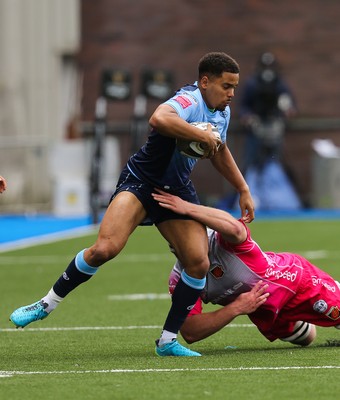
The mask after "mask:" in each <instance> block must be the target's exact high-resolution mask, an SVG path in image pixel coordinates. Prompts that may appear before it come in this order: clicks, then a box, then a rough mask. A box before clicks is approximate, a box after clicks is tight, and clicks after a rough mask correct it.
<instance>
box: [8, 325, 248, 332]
mask: <svg viewBox="0 0 340 400" xmlns="http://www.w3.org/2000/svg"><path fill="white" fill-rule="evenodd" d="M254 327H255V325H253V324H229V325H227V326H225V328H254ZM133 329H162V326H160V325H130V326H70V327H54V328H53V327H51V328H25V329H17V328H5V329H0V333H1V332H60V331H124V330H133Z"/></svg>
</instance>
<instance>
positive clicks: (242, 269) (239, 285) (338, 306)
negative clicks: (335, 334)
mask: <svg viewBox="0 0 340 400" xmlns="http://www.w3.org/2000/svg"><path fill="white" fill-rule="evenodd" d="M245 227H246V229H247V239H246V240H245V241H244V242H243V243H241V244H238V245H235V244H231V243H228V242H226V241H225V240H224V239H223V238H222V236H221V235H220V234H219V233H217V232H214V231H212V230H209V231H208V236H209V258H210V262H211V266H210V269H209V272H208V275H207V285H206V287H205V289H204V291H203V292H202V296H201V299H199V300H198V302H197V303H196V305H195V307H194V309H193V310H192V311H191V313H190V314H189V315H194V314H198V313H201V312H202V301H203V302H205V303H208V302H211V303H213V304H220V305H226V304H228V303H230V302H232V301H233V300H234V299H235V297H236V296H238V295H239V294H240V293H244V292H247V291H249V290H250V289H251V287H253V286H254V285H255V283H256V282H258V281H259V280H263V281H264V282H266V283H268V285H269V287H268V292H269V293H270V296H269V297H268V299H267V301H266V303H265V304H264V305H263V306H261V307H260V308H259V309H258V310H256V312H254V313H252V314H250V315H249V318H250V319H251V320H252V322H253V323H254V324H255V325H256V326H257V327H258V329H259V330H260V331H261V332H262V333H263V334H264V335H265V336H266V337H267V338H268V339H269V340H271V341H272V340H275V339H277V338H284V337H287V336H289V335H290V334H291V332H292V331H293V328H294V325H295V322H296V321H305V322H310V323H313V324H315V325H320V326H335V325H339V324H340V288H339V284H338V283H337V282H336V281H335V280H334V279H332V278H331V277H330V276H329V275H328V274H326V273H325V272H324V271H322V270H320V269H319V268H317V267H316V266H314V265H312V264H311V263H310V262H309V261H308V260H306V259H305V258H303V257H301V256H299V255H297V254H292V253H273V252H263V251H262V250H261V248H260V247H259V246H258V244H257V243H256V242H255V241H254V240H253V239H252V238H251V236H250V231H249V229H248V227H247V226H246V225H245ZM181 270H182V266H181V264H180V263H179V262H177V263H176V265H175V267H174V269H173V271H172V274H171V276H170V281H169V284H170V292H172V290H173V287H174V285H175V284H176V283H177V281H178V279H179V276H180V271H181Z"/></svg>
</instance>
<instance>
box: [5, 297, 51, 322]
mask: <svg viewBox="0 0 340 400" xmlns="http://www.w3.org/2000/svg"><path fill="white" fill-rule="evenodd" d="M46 307H47V304H46V303H44V302H43V301H42V300H40V301H37V302H36V303H33V304H30V305H28V306H23V307H20V308H18V309H16V310H15V311H13V313H12V314H11V316H10V317H9V319H10V321H12V322H13V324H14V325H15V326H16V327H17V328H24V327H25V326H26V325H28V324H30V323H31V322H34V321H38V320H40V319H44V318H46V317H47V316H48V312H46V311H45V308H46Z"/></svg>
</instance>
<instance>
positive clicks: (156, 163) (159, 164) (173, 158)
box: [127, 82, 230, 190]
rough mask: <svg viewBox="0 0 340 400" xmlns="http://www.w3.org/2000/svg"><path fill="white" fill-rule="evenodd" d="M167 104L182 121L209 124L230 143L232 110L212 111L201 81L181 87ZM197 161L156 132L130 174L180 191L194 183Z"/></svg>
mask: <svg viewBox="0 0 340 400" xmlns="http://www.w3.org/2000/svg"><path fill="white" fill-rule="evenodd" d="M164 104H168V105H170V106H171V107H173V108H174V109H175V110H176V112H177V114H178V115H179V117H180V118H182V119H184V120H185V121H187V122H189V123H191V122H209V123H211V124H212V125H213V126H215V127H217V129H218V131H219V133H220V136H221V140H222V142H223V143H225V141H226V137H227V129H228V125H229V120H230V108H229V106H227V107H226V108H225V110H224V111H211V110H209V109H208V107H207V105H206V104H205V102H204V100H203V98H202V95H201V92H200V90H199V88H198V86H197V82H195V83H194V84H193V85H187V86H184V87H183V88H181V89H180V90H179V91H177V93H176V94H175V95H174V96H173V97H172V98H171V99H169V100H167V101H166V102H165V103H164ZM196 162H197V160H196V159H194V158H189V157H186V156H184V155H182V154H181V153H180V152H179V151H178V150H177V148H176V139H175V138H171V137H168V136H164V135H161V134H160V133H158V132H157V131H156V130H155V129H153V130H152V131H151V133H150V135H149V137H148V139H147V141H146V143H145V144H144V146H143V147H142V148H141V149H140V150H139V151H138V152H137V153H135V154H134V155H133V156H132V157H131V158H130V159H129V161H128V163H127V167H128V169H129V170H130V172H131V173H132V174H133V175H135V176H136V177H137V178H138V179H140V180H141V181H144V182H147V183H149V184H151V185H153V186H154V187H159V188H164V189H166V190H177V189H179V188H181V187H183V186H186V185H187V184H188V183H189V182H190V174H191V172H192V170H193V168H194V166H195V164H196Z"/></svg>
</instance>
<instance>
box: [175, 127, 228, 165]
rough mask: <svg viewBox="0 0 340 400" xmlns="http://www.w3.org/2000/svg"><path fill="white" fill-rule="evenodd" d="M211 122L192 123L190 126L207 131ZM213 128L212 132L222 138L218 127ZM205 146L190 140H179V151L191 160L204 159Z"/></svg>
mask: <svg viewBox="0 0 340 400" xmlns="http://www.w3.org/2000/svg"><path fill="white" fill-rule="evenodd" d="M208 124H209V122H192V123H191V124H190V125H194V126H196V128H199V129H202V130H203V131H206V130H207V126H208ZM211 126H212V131H213V132H214V133H215V135H216V136H217V137H218V138H220V134H219V132H218V129H217V128H216V126H214V125H211ZM203 146H204V144H203V143H200V142H191V141H190V140H183V139H177V149H178V151H179V152H180V153H181V154H183V155H184V156H186V157H190V158H202V157H203V155H204V147H203Z"/></svg>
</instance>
